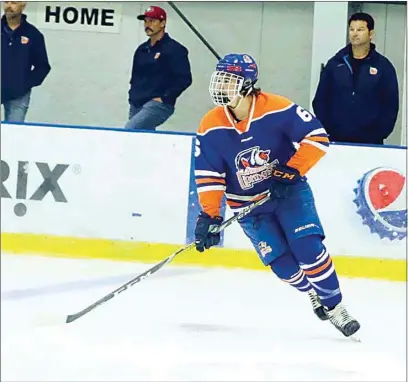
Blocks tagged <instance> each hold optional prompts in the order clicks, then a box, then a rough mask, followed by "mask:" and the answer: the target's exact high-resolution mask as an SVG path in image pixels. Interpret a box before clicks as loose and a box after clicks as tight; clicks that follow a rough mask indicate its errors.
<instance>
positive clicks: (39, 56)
mask: <svg viewBox="0 0 408 382" xmlns="http://www.w3.org/2000/svg"><path fill="white" fill-rule="evenodd" d="M32 67H34V68H33V69H32ZM50 70H51V66H50V64H49V62H48V57H47V51H46V48H45V41H44V36H43V35H42V33H41V32H40V31H39V30H38V29H37V28H36V27H35V26H34V25H32V24H30V23H29V22H28V21H27V16H26V15H22V18H21V24H20V26H19V27H18V28H17V29H15V30H14V31H11V30H9V28H8V25H7V21H6V17H5V16H3V17H2V19H1V103H3V102H5V101H10V100H13V99H16V98H20V97H22V96H23V95H24V94H26V93H27V92H28V91H29V90H30V89H31V88H33V87H34V86H38V85H41V84H42V82H43V81H44V79H45V77H46V76H47V74H48V73H49V72H50Z"/></svg>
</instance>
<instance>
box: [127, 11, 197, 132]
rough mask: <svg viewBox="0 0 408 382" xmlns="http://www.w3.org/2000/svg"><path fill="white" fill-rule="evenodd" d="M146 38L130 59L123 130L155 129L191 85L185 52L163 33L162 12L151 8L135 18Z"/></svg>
mask: <svg viewBox="0 0 408 382" xmlns="http://www.w3.org/2000/svg"><path fill="white" fill-rule="evenodd" d="M137 18H138V19H139V20H143V21H144V28H145V32H146V35H147V36H148V37H149V39H148V40H147V41H146V42H144V43H142V44H141V45H140V46H139V47H138V48H137V49H136V52H135V54H134V57H133V68H132V77H131V79H130V90H129V105H130V110H129V120H128V122H127V123H126V126H125V128H126V129H138V130H139V129H142V130H155V129H156V127H157V126H159V125H161V124H162V123H164V122H165V121H167V119H168V118H169V117H170V116H171V115H172V114H173V113H174V106H175V103H176V99H177V97H179V96H180V94H181V93H182V92H183V91H184V90H186V89H187V88H188V87H189V86H190V85H191V83H192V76H191V68H190V62H189V60H188V50H187V49H186V48H185V47H184V46H183V45H181V44H180V43H179V42H177V41H175V40H174V39H172V38H171V37H170V36H169V35H168V34H167V33H166V32H165V28H166V20H167V15H166V11H165V10H164V9H162V8H160V7H156V6H151V7H149V8H147V9H146V11H145V12H144V13H143V14H142V15H139V16H137Z"/></svg>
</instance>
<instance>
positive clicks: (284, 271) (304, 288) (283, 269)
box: [270, 252, 312, 292]
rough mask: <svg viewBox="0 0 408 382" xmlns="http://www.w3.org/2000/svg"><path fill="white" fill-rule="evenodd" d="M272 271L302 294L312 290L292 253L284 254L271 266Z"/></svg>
mask: <svg viewBox="0 0 408 382" xmlns="http://www.w3.org/2000/svg"><path fill="white" fill-rule="evenodd" d="M270 267H271V269H272V271H273V272H274V273H275V274H276V275H277V276H278V277H279V278H280V279H281V280H282V281H284V282H286V283H288V284H290V285H292V286H293V287H294V288H296V289H297V290H299V291H300V292H308V291H309V290H310V289H312V287H311V285H310V283H309V281H308V280H307V278H306V277H305V274H304V272H303V270H302V269H300V268H299V264H298V263H297V261H296V259H295V258H294V257H293V256H292V254H291V253H290V252H286V253H284V254H283V255H282V256H280V257H278V258H277V259H275V260H274V261H272V263H271V264H270Z"/></svg>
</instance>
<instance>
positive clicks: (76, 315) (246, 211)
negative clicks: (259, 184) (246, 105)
mask: <svg viewBox="0 0 408 382" xmlns="http://www.w3.org/2000/svg"><path fill="white" fill-rule="evenodd" d="M269 199H270V195H269V194H267V195H266V196H265V197H264V198H262V199H260V200H258V201H256V202H254V203H253V204H251V205H249V206H247V207H245V208H243V209H242V211H241V212H239V213H238V214H237V215H235V216H233V217H231V218H229V219H228V220H226V221H225V222H224V223H222V224H221V225H220V226H219V227H215V229H213V230H212V231H211V232H212V233H219V232H221V231H223V230H224V229H225V228H227V227H228V226H230V225H231V224H232V223H234V222H236V221H237V220H239V219H242V218H243V217H244V216H246V215H248V214H249V213H250V212H252V210H253V209H254V208H256V207H258V206H260V205H261V204H264V203H265V202H267V201H268V200H269ZM194 246H195V243H194V242H192V243H190V244H188V245H187V246H185V247H183V248H180V249H179V250H178V251H176V252H174V253H173V254H171V255H170V256H169V257H167V258H165V259H164V260H163V261H161V262H160V263H158V264H156V265H155V266H153V267H152V268H150V269H148V270H147V271H145V272H143V273H141V274H140V275H139V276H136V277H135V278H134V279H132V280H130V281H128V282H127V283H126V284H123V285H122V286H121V287H119V288H118V289H116V290H114V291H113V292H111V293H109V294H108V295H106V296H105V297H102V298H101V299H100V300H98V301H96V302H95V303H93V304H92V305H89V306H88V307H87V308H85V309H83V310H81V311H80V312H78V313H74V314H70V315H68V316H67V318H66V321H65V322H66V323H67V324H69V323H70V322H72V321H75V320H77V319H78V318H80V317H82V316H84V315H85V314H87V313H89V312H90V311H91V310H94V309H95V308H97V307H98V306H99V305H102V304H103V303H105V302H107V301H109V300H110V299H112V298H114V297H115V296H117V295H118V294H119V293H122V292H124V291H125V290H126V289H128V288H129V287H131V286H133V285H135V284H137V283H138V282H140V281H142V280H145V279H147V278H148V277H149V276H150V275H152V274H153V273H156V272H157V271H158V270H159V269H161V268H162V267H164V266H165V265H166V264H168V263H170V261H172V260H173V259H174V258H175V257H176V256H177V255H179V254H180V253H183V252H184V251H187V250H188V249H190V248H192V247H194Z"/></svg>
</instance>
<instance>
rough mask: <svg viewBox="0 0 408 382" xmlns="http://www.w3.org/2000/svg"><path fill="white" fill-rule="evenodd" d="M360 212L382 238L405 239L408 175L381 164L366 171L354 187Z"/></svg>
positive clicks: (371, 228) (366, 223)
mask: <svg viewBox="0 0 408 382" xmlns="http://www.w3.org/2000/svg"><path fill="white" fill-rule="evenodd" d="M354 193H355V194H356V198H355V199H354V200H353V201H354V203H355V204H356V205H357V213H358V214H359V215H360V216H361V217H362V219H363V224H364V225H367V226H368V227H369V228H370V231H371V233H376V234H378V235H379V236H380V238H381V239H383V238H388V239H389V240H395V239H399V240H402V239H404V238H405V237H406V236H407V205H406V200H407V199H406V197H407V195H406V186H405V175H404V174H402V173H401V172H400V171H398V170H395V169H392V168H388V167H379V168H376V169H374V170H371V171H369V172H367V173H366V174H364V176H363V177H362V178H361V179H359V180H358V185H357V188H355V189H354Z"/></svg>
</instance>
